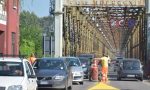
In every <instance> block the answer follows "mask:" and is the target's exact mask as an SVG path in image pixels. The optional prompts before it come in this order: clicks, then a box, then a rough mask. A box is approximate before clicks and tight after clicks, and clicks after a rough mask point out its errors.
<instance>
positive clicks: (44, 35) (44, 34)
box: [43, 33, 46, 57]
mask: <svg viewBox="0 0 150 90" xmlns="http://www.w3.org/2000/svg"><path fill="white" fill-rule="evenodd" d="M45 37H46V33H43V39H44V41H43V43H44V44H43V47H44V50H43V54H44V57H45Z"/></svg>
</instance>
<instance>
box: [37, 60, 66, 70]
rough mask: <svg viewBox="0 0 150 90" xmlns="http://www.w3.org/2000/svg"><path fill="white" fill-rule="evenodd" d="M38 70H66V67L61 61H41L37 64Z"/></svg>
mask: <svg viewBox="0 0 150 90" xmlns="http://www.w3.org/2000/svg"><path fill="white" fill-rule="evenodd" d="M38 69H49V70H66V67H65V64H64V62H63V61H61V60H41V61H39V62H38Z"/></svg>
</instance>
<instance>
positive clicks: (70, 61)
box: [64, 57, 84, 85]
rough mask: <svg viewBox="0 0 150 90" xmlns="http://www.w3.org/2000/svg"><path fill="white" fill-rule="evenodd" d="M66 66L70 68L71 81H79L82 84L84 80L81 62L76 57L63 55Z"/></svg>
mask: <svg viewBox="0 0 150 90" xmlns="http://www.w3.org/2000/svg"><path fill="white" fill-rule="evenodd" d="M64 60H65V62H66V63H67V66H68V67H70V68H71V72H72V74H73V83H74V82H79V83H80V84H81V85H83V82H84V71H83V68H82V66H81V62H80V60H79V58H77V57H64Z"/></svg>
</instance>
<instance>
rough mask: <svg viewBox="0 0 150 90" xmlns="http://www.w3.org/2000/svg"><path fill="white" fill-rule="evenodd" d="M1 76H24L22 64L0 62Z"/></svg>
mask: <svg viewBox="0 0 150 90" xmlns="http://www.w3.org/2000/svg"><path fill="white" fill-rule="evenodd" d="M0 76H24V73H23V64H22V63H21V62H0Z"/></svg>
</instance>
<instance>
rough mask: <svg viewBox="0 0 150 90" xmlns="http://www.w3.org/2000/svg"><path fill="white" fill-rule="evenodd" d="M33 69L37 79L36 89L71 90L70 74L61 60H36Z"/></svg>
mask: <svg viewBox="0 0 150 90" xmlns="http://www.w3.org/2000/svg"><path fill="white" fill-rule="evenodd" d="M33 67H34V70H35V73H36V75H37V79H38V81H37V83H38V88H54V89H57V88H59V89H64V90H68V88H69V89H71V88H72V73H71V72H69V70H68V69H67V66H66V64H65V62H64V61H63V60H61V58H41V59H37V60H36V61H35V63H34V64H33Z"/></svg>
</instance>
